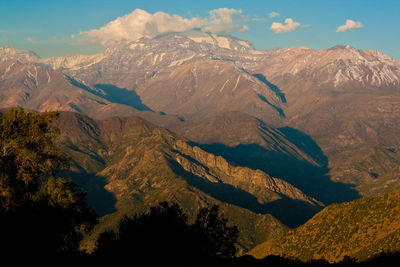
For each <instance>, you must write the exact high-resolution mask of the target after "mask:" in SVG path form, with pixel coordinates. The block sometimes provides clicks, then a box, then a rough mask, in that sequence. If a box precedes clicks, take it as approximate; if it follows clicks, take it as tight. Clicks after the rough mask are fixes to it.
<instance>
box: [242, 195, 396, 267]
mask: <svg viewBox="0 0 400 267" xmlns="http://www.w3.org/2000/svg"><path fill="white" fill-rule="evenodd" d="M383 251H385V252H396V251H400V190H395V191H391V192H389V193H386V194H384V195H381V196H378V197H364V198H361V199H358V200H355V201H351V202H346V203H342V204H332V205H330V206H328V207H326V208H325V209H324V210H322V211H321V212H319V213H318V214H316V215H315V216H314V217H313V218H312V219H311V220H309V221H308V222H307V223H305V224H304V225H302V226H300V227H298V228H296V229H293V230H291V231H289V232H287V233H286V234H285V235H284V236H281V237H280V238H276V239H274V240H270V241H267V242H265V243H263V244H261V245H259V246H257V247H255V248H254V249H253V250H252V251H250V253H249V254H251V255H253V256H254V257H256V258H264V257H265V256H267V255H281V256H286V257H294V258H298V259H300V260H303V261H309V260H311V259H326V260H328V261H330V262H336V261H340V260H341V259H343V257H344V256H350V257H353V258H356V259H357V260H359V261H362V260H366V259H368V258H370V257H373V256H374V255H377V254H379V253H380V252H383Z"/></svg>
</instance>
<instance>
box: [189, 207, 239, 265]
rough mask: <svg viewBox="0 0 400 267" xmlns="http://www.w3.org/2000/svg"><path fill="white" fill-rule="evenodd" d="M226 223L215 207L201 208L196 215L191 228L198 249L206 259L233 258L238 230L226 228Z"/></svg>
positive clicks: (233, 227) (230, 227)
mask: <svg viewBox="0 0 400 267" xmlns="http://www.w3.org/2000/svg"><path fill="white" fill-rule="evenodd" d="M227 223H228V221H227V219H225V218H224V217H223V216H222V215H220V214H219V207H218V206H217V205H214V206H212V207H211V208H203V209H201V210H200V211H199V213H198V214H197V219H196V221H195V223H194V224H193V226H192V228H193V230H194V232H195V233H196V234H197V237H198V243H199V248H200V249H201V250H202V251H203V253H204V254H205V255H206V256H208V257H221V258H233V257H234V256H235V254H236V242H237V239H238V236H239V230H238V229H237V227H236V226H228V224H227Z"/></svg>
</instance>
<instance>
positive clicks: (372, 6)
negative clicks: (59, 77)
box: [0, 0, 400, 60]
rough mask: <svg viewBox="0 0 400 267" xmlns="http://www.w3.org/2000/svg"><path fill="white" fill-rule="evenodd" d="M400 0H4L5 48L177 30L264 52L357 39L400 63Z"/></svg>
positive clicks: (0, 23) (93, 44) (88, 48)
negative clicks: (223, 37) (222, 37)
mask: <svg viewBox="0 0 400 267" xmlns="http://www.w3.org/2000/svg"><path fill="white" fill-rule="evenodd" d="M399 14H400V0H279V1H278V0H271V1H269V0H240V1H236V0H227V1H225V0H212V1H211V0H210V1H209V0H203V1H190V0H186V1H181V0H168V1H167V0H145V1H133V0H0V46H4V45H11V46H13V47H15V48H18V49H29V50H33V51H34V52H36V53H37V54H39V55H40V56H42V57H46V56H56V55H66V54H75V53H84V54H90V53H96V52H99V51H101V50H102V49H104V46H108V45H112V44H113V43H115V42H120V41H126V40H128V41H129V40H134V39H136V38H140V37H142V36H147V37H152V36H154V35H157V34H160V33H166V32H170V31H175V32H181V31H187V30H192V29H195V30H199V31H204V32H213V33H217V34H231V35H233V36H236V37H238V38H241V39H244V40H248V41H250V42H252V43H253V45H254V46H255V47H256V48H257V49H269V48H274V47H296V46H308V47H310V48H315V49H321V48H329V47H332V46H334V45H337V44H349V45H351V46H354V47H356V48H359V49H377V50H379V51H382V52H384V53H386V54H388V55H389V56H391V57H394V58H396V59H399V60H400V46H399V44H400V15H399Z"/></svg>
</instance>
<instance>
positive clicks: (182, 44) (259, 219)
mask: <svg viewBox="0 0 400 267" xmlns="http://www.w3.org/2000/svg"><path fill="white" fill-rule="evenodd" d="M11 106H21V107H24V108H27V109H30V110H37V111H47V110H60V111H62V112H61V117H60V120H59V122H58V125H59V127H60V129H61V133H62V134H61V136H60V140H59V142H60V144H61V145H62V146H63V147H64V149H65V150H66V152H67V153H68V154H70V155H71V156H72V162H73V164H72V169H71V171H70V172H67V173H64V175H66V176H71V177H73V179H74V180H75V181H76V182H77V183H78V184H80V185H81V186H82V187H84V188H85V189H86V190H87V191H88V192H89V200H90V202H91V203H92V204H93V205H95V206H96V208H97V210H98V212H99V213H100V214H101V215H104V217H103V219H102V223H101V224H100V225H99V226H98V228H97V229H96V231H95V232H96V233H95V234H93V235H92V236H91V237H88V241H87V244H93V242H94V241H93V240H95V236H96V234H98V233H100V232H101V231H103V230H104V229H106V228H107V227H113V225H115V223H116V221H117V220H118V218H120V217H121V216H123V214H126V213H128V212H132V211H134V212H140V211H143V210H145V209H146V208H148V207H149V206H151V205H153V204H155V203H156V202H157V201H162V200H169V201H176V202H178V203H179V204H180V205H182V206H183V208H184V209H185V211H187V212H188V213H189V214H195V213H196V211H197V210H198V209H199V208H201V207H203V206H205V205H211V204H215V203H217V204H219V205H222V210H223V211H224V214H226V215H227V216H228V218H229V220H230V221H232V222H233V223H235V224H237V225H238V227H239V229H240V230H241V233H242V234H241V237H240V247H241V251H242V253H244V252H246V251H247V250H249V249H251V248H252V247H254V246H255V245H257V244H260V243H262V242H264V241H266V240H273V239H274V238H275V239H276V238H277V237H279V236H283V235H284V233H286V232H287V230H288V227H297V226H299V225H301V224H304V223H305V222H306V221H307V220H309V219H310V218H311V217H312V216H313V215H314V214H316V213H318V212H319V211H320V210H321V209H323V211H322V213H318V214H324V213H323V212H325V211H326V210H327V209H328V211H331V210H329V209H332V210H333V209H334V208H330V207H331V206H329V205H330V204H332V203H341V202H346V201H352V200H355V199H358V198H360V197H363V196H378V195H381V194H384V193H386V192H389V191H391V190H395V189H398V188H400V181H399V179H398V177H399V173H400V169H399V166H400V153H399V150H400V145H399V144H400V139H399V135H398V132H399V131H400V128H399V127H400V126H399V125H400V116H399V114H400V62H399V61H397V60H395V59H392V58H390V57H389V56H387V55H385V54H382V53H381V52H378V51H376V50H359V49H356V48H353V47H350V46H345V45H338V46H334V47H332V48H329V49H320V50H315V49H310V48H307V47H297V48H276V49H270V50H256V49H255V48H254V47H253V46H252V44H251V43H249V42H247V41H243V40H239V39H237V38H234V37H231V36H217V35H213V34H206V33H198V32H190V33H187V34H180V35H178V34H166V35H162V36H157V37H155V38H152V39H150V38H141V39H138V40H136V41H133V42H129V43H121V44H118V45H115V46H112V47H109V48H107V49H105V50H104V51H103V52H101V53H98V54H95V55H70V56H62V57H53V58H40V57H39V56H37V55H36V54H35V53H33V52H31V51H24V50H16V49H14V48H12V47H9V46H7V47H0V108H8V107H11ZM325 206H328V208H325V209H324V207H325ZM334 207H336V206H334ZM338 207H339V208H338V209H342V208H341V207H342V206H340V205H339V206H338ZM343 207H344V206H343ZM347 214H348V213H347ZM317 216H319V215H317ZM314 218H315V217H314ZM318 218H319V217H318ZM311 220H313V219H311ZM310 222H311V221H310ZM306 225H307V223H306V224H304V227H308V226H306ZM313 225H315V224H313ZM318 225H319V224H318ZM321 225H322V224H321ZM301 227H303V226H301ZM318 227H320V226H318ZM296 229H305V228H296ZM307 229H308V230H309V228H307ZM308 230H307V231H308ZM292 231H297V230H292ZM299 231H300V230H299ZM288 233H292V232H290V231H289V232H288ZM296 233H297V232H296ZM275 239H274V240H275ZM296 240H300V239H296ZM271 242H272V241H271ZM307 242H308V241H307ZM310 242H311V241H310ZM271 244H272V243H271ZM274 244H275V243H274ZM89 247H90V246H89ZM351 253H353V252H351ZM260 255H266V254H265V253H264V254H263V253H261V254H260ZM296 255H297V254H296ZM307 255H308V254H307ZM324 255H325V254H324ZM329 255H330V254H329ZM352 255H353V254H352ZM354 255H355V254H354ZM335 259H337V258H335Z"/></svg>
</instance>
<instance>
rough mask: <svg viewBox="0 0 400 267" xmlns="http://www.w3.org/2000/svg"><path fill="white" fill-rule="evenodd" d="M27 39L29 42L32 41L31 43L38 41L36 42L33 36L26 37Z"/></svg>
mask: <svg viewBox="0 0 400 267" xmlns="http://www.w3.org/2000/svg"><path fill="white" fill-rule="evenodd" d="M26 40H27V41H28V42H30V43H31V44H37V42H36V41H35V40H33V38H32V37H26Z"/></svg>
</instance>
